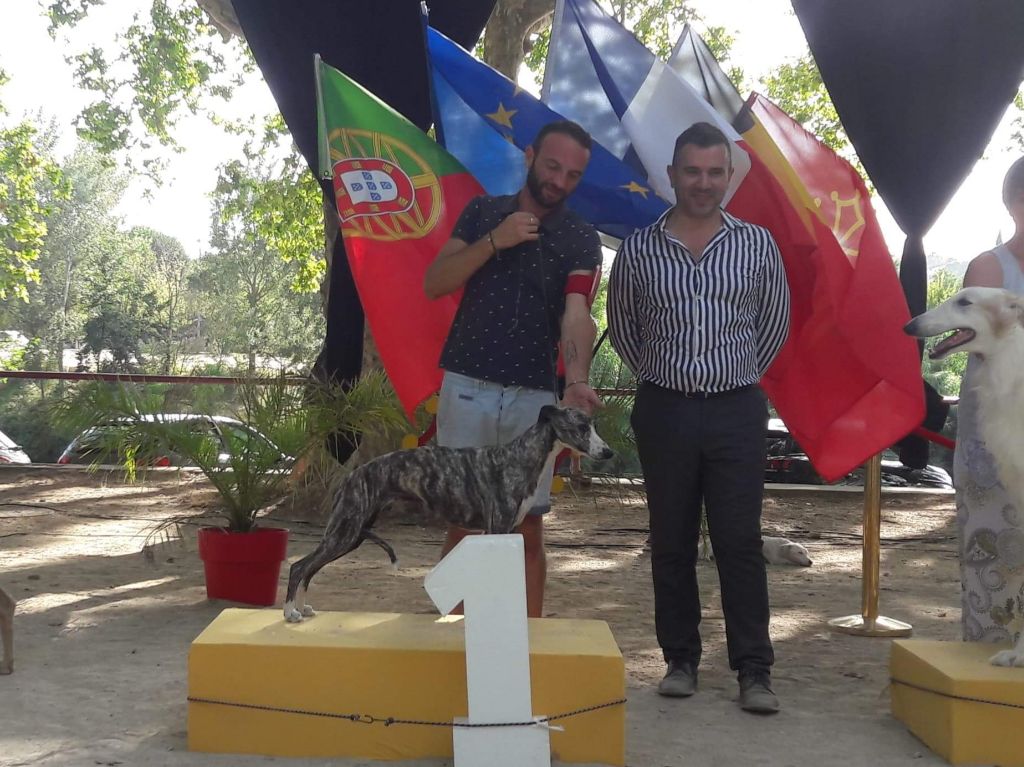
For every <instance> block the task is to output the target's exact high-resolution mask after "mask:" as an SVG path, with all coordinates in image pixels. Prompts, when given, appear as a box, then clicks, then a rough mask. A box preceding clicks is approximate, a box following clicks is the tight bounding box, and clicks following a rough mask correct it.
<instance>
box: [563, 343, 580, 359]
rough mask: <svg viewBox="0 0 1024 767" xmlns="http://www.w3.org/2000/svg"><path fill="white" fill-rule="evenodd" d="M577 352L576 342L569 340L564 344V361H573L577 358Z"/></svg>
mask: <svg viewBox="0 0 1024 767" xmlns="http://www.w3.org/2000/svg"><path fill="white" fill-rule="evenodd" d="M579 356H580V354H579V352H578V351H577V350H576V342H575V341H570V342H569V343H567V344H566V345H565V361H566V363H569V362H575V361H576V360H578V359H579Z"/></svg>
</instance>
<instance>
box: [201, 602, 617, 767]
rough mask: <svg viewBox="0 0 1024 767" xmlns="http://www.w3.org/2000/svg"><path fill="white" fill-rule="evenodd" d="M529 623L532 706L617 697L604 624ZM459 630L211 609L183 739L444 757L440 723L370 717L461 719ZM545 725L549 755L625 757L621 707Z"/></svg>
mask: <svg viewBox="0 0 1024 767" xmlns="http://www.w3.org/2000/svg"><path fill="white" fill-rule="evenodd" d="M529 631H530V680H531V685H532V695H533V713H534V715H535V716H541V717H543V716H556V715H558V714H563V713H568V712H570V711H575V710H576V709H580V708H586V707H589V706H596V705H599V704H602V703H607V702H610V701H615V700H620V699H622V698H624V697H625V666H624V664H623V661H622V653H621V652H619V648H618V646H617V645H616V643H615V639H614V638H613V637H612V633H611V630H610V629H609V628H608V624H606V623H605V622H604V621H592V620H561V619H553V618H542V619H530V621H529ZM463 637H464V632H463V627H462V619H461V618H440V617H438V616H431V615H405V614H395V613H337V612H335V613H331V612H323V613H319V614H318V615H317V616H316V617H314V618H310V619H307V620H306V621H304V622H302V623H286V622H285V621H284V619H283V618H282V617H281V612H280V611H279V610H245V609H237V608H232V609H227V610H224V611H223V612H222V613H221V614H220V615H219V616H218V617H217V618H216V619H215V620H214V621H213V622H212V623H211V624H210V625H209V626H208V627H207V628H206V629H205V630H204V631H203V633H201V634H200V635H199V636H198V637H197V638H196V640H195V641H194V642H193V643H192V647H191V650H190V652H189V660H188V694H189V705H188V747H189V749H190V750H193V751H209V752H220V753H247V754H265V755H270V756H290V757H354V758H370V759H389V760H397V759H419V758H430V757H446V756H447V757H451V756H452V730H451V728H450V727H447V726H430V725H418V724H391V725H387V726H386V725H385V724H384V722H383V720H386V719H388V718H393V719H402V720H417V721H427V722H451V721H452V720H453V719H455V718H456V717H464V716H466V715H467V710H466V706H467V703H466V659H465V649H464V644H463ZM339 714H340V715H350V714H362V715H364V717H367V716H368V717H373V718H374V719H375V720H381V721H376V722H373V723H363V722H356V721H351V720H349V719H345V718H340V717H338V716H336V715H339ZM364 721H365V720H364ZM552 725H558V726H560V727H564V728H565V729H564V731H561V732H560V731H557V730H554V731H552V732H551V752H552V755H553V756H554V758H556V759H559V760H561V761H564V762H598V763H603V764H611V765H623V764H624V763H625V757H626V753H625V751H626V747H625V728H626V712H625V705H617V706H611V707H607V708H601V709H599V710H595V711H590V712H587V713H582V714H578V715H576V716H572V717H569V718H565V719H559V720H557V721H555V722H552Z"/></svg>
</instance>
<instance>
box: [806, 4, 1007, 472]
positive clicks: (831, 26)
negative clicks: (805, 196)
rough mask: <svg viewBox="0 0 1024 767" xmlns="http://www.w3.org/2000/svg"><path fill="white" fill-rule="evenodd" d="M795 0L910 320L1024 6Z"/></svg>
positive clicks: (991, 122)
mask: <svg viewBox="0 0 1024 767" xmlns="http://www.w3.org/2000/svg"><path fill="white" fill-rule="evenodd" d="M792 3H793V9H794V10H795V11H796V15H797V18H798V19H799V20H800V24H801V26H802V27H803V30H804V34H805V35H806V37H807V42H808V44H809V45H810V49H811V53H812V54H813V55H814V60H815V62H816V63H817V65H818V69H819V70H820V71H821V76H822V80H823V81H824V83H825V87H826V88H828V92H829V95H830V96H831V97H832V102H833V103H834V104H835V106H836V111H837V112H838V113H839V117H840V119H841V120H842V122H843V127H844V128H845V129H846V133H847V135H849V137H850V141H851V142H852V143H853V146H854V148H855V149H856V150H857V155H858V156H859V157H860V160H861V162H862V163H863V164H864V168H865V170H866V171H867V173H868V175H869V176H870V178H871V180H872V182H873V183H874V185H875V188H876V189H878V192H879V194H880V195H881V196H882V199H883V200H885V204H886V206H887V207H888V208H889V210H890V211H891V212H892V214H893V217H894V218H895V219H896V222H897V223H898V224H899V225H900V228H901V229H902V230H903V231H904V232H905V233H906V235H907V240H906V243H905V245H904V249H903V257H902V259H901V262H900V281H901V283H902V284H903V291H904V293H905V294H906V297H907V304H908V306H909V307H910V313H911V314H912V315H917V314H920V313H921V312H923V311H924V310H925V308H926V304H927V295H928V265H927V262H926V257H925V252H924V243H923V237H924V235H925V233H926V232H927V231H928V229H930V228H931V226H932V224H934V223H935V220H936V219H937V218H938V217H939V214H940V213H941V212H942V210H943V208H945V207H946V204H947V203H948V202H949V200H950V198H951V197H952V196H953V194H954V193H955V192H956V190H957V188H958V187H959V186H960V184H961V182H962V181H963V179H964V178H965V177H966V176H967V174H968V173H969V172H970V170H971V168H972V167H973V165H974V163H975V162H976V161H977V160H978V158H980V157H981V155H982V152H983V151H984V149H985V147H986V146H987V145H988V142H989V141H990V140H991V138H992V133H993V131H994V130H995V128H996V125H997V124H998V122H999V119H1000V118H1001V116H1002V115H1003V113H1004V112H1005V111H1006V107H1007V105H1008V104H1009V103H1010V101H1012V99H1013V97H1014V95H1015V94H1016V93H1017V89H1018V88H1019V87H1020V83H1021V80H1022V79H1024V2H1022V0H969V1H966V0H896V1H895V2H894V0H858V2H856V3H839V2H822V0H792ZM973 224H974V222H972V221H964V226H968V227H969V226H972V225H973ZM965 255H973V254H965ZM924 386H925V398H926V404H927V414H926V416H925V423H924V425H925V427H926V428H929V429H932V430H934V431H938V430H939V429H940V428H941V427H942V424H943V423H945V420H946V415H947V413H948V410H949V406H948V405H946V404H945V403H943V401H942V398H941V397H940V396H939V395H938V394H937V393H936V392H935V390H934V389H932V388H931V387H930V386H928V385H927V384H924ZM927 455H928V448H927V445H926V443H925V442H924V441H923V440H921V439H920V438H916V437H909V438H907V439H905V440H903V441H902V442H901V443H900V458H901V459H902V460H903V462H904V463H906V464H908V465H911V466H917V467H921V466H924V465H925V463H926V462H927Z"/></svg>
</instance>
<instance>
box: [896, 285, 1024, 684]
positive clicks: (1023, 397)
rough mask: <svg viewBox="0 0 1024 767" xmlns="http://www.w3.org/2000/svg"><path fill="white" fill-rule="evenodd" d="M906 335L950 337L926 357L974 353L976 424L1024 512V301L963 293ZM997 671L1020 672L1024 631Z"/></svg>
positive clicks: (992, 291) (993, 292)
mask: <svg viewBox="0 0 1024 767" xmlns="http://www.w3.org/2000/svg"><path fill="white" fill-rule="evenodd" d="M905 331H906V332H907V333H908V334H910V335H912V336H917V337H918V338H927V337H929V336H937V335H941V334H943V333H948V332H951V331H952V335H950V336H947V337H946V338H944V339H942V341H940V342H939V343H938V344H937V345H936V346H935V348H933V349H932V350H931V352H930V353H929V356H930V357H931V358H932V359H941V358H942V357H945V356H946V355H947V354H950V353H952V352H955V351H956V352H974V353H975V354H978V355H980V356H981V357H982V359H983V360H984V362H983V364H982V365H981V366H980V367H979V368H978V374H977V379H976V380H977V386H978V394H979V396H978V422H979V424H980V428H981V435H982V437H983V438H984V440H985V445H986V447H987V448H988V451H989V452H990V453H991V454H992V457H993V458H995V461H996V467H997V469H998V472H999V479H1000V481H1001V482H1002V484H1003V487H1005V488H1006V492H1007V494H1008V495H1009V496H1010V498H1011V500H1012V501H1013V502H1014V504H1015V505H1016V507H1017V509H1018V510H1024V298H1022V297H1021V296H1018V295H1016V294H1014V293H1011V292H1009V291H1008V290H1000V289H999V288H964V289H963V290H961V291H960V292H959V293H957V294H956V295H955V296H953V297H952V298H950V299H949V300H948V301H946V302H944V303H942V304H940V305H939V306H936V307H935V308H934V309H932V310H931V311H927V312H925V313H924V314H922V315H920V316H918V317H915V318H914V319H912V320H911V321H910V322H909V323H908V324H907V326H906V328H905ZM991 660H992V663H993V665H996V666H1024V631H1022V632H1021V634H1020V636H1019V637H1018V639H1017V644H1016V645H1015V646H1014V647H1013V649H1011V650H1003V651H1002V652H999V653H996V654H995V655H993V656H992V659H991Z"/></svg>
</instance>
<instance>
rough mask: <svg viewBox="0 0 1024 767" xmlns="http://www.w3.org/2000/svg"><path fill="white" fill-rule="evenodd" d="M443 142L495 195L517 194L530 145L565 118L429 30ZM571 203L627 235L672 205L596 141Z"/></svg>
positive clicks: (595, 222) (599, 225) (437, 119)
mask: <svg viewBox="0 0 1024 767" xmlns="http://www.w3.org/2000/svg"><path fill="white" fill-rule="evenodd" d="M428 45H429V52H430V63H431V67H430V69H431V76H432V78H433V87H434V100H435V102H436V105H435V109H436V114H435V123H436V125H437V128H438V141H439V142H440V143H441V144H442V145H443V146H444V147H445V148H446V149H447V150H448V151H449V152H451V153H452V154H453V155H455V157H457V158H458V159H459V161H460V162H462V164H463V165H465V166H466V168H467V169H468V170H469V171H470V172H471V173H472V174H473V175H474V176H475V177H476V179H477V180H478V181H479V182H480V183H481V185H483V187H484V188H485V189H486V190H487V192H488V194H512V193H513V192H516V191H518V190H519V189H520V188H521V187H522V186H523V183H524V181H525V179H526V165H525V160H524V159H523V152H524V151H525V149H526V147H528V146H529V145H530V144H531V143H532V142H533V139H534V137H535V136H536V135H537V133H538V132H539V131H540V129H541V128H542V127H543V126H544V125H546V124H547V123H550V122H554V121H556V120H562V119H564V118H563V117H562V116H561V115H560V114H558V113H557V112H554V111H552V110H551V109H548V107H546V106H545V105H544V104H543V103H541V102H540V101H538V100H537V99H535V98H534V97H533V96H531V95H530V94H529V93H527V92H526V91H524V90H522V89H521V88H520V87H519V86H517V85H516V84H515V83H513V82H512V81H510V80H509V79H508V78H506V77H505V76H504V75H502V74H500V73H499V72H496V71H495V70H493V69H491V68H490V67H489V66H487V65H486V64H484V63H483V62H481V61H478V60H477V59H475V58H473V56H472V55H470V54H469V53H468V52H467V51H465V50H464V49H463V48H461V47H459V46H458V45H456V44H455V43H453V42H452V41H451V40H449V39H448V38H447V37H445V36H444V35H442V34H441V33H440V32H438V31H437V30H434V29H430V30H428ZM568 204H569V207H571V208H572V209H573V210H575V211H576V212H577V213H579V215H581V216H582V217H583V218H584V219H586V220H587V221H589V222H590V223H591V224H593V225H594V226H595V227H597V229H599V230H600V231H602V232H604V233H606V234H609V235H611V236H613V237H620V238H624V237H626V236H628V235H629V234H630V233H632V232H633V230H635V229H638V228H640V227H643V226H647V225H648V224H650V223H652V222H653V221H654V220H655V219H656V218H657V217H658V216H660V215H661V214H662V213H664V212H665V210H666V209H667V208H668V207H669V204H668V203H667V202H666V201H665V200H663V199H662V198H660V197H658V195H657V194H656V193H655V192H654V190H653V189H652V188H651V186H650V185H649V184H648V182H647V179H646V178H644V177H643V176H641V175H639V174H638V173H637V172H636V171H634V170H633V169H632V168H630V167H629V166H627V165H626V164H625V163H624V162H622V161H621V160H619V159H618V158H616V157H615V156H614V155H612V154H611V153H610V152H608V151H607V150H606V149H605V148H604V147H603V146H601V145H600V144H598V143H597V142H596V141H595V142H594V145H593V147H592V148H591V151H590V163H589V164H588V165H587V171H586V173H585V174H584V175H583V179H582V180H581V181H580V184H579V186H577V187H576V191H574V192H573V194H572V196H570V197H569V201H568Z"/></svg>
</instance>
